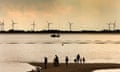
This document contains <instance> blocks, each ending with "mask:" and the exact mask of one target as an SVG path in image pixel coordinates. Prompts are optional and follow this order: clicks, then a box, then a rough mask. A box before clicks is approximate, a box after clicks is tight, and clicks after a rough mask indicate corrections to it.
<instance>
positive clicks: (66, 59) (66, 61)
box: [65, 56, 69, 66]
mask: <svg viewBox="0 0 120 72" xmlns="http://www.w3.org/2000/svg"><path fill="white" fill-rule="evenodd" d="M68 61H69V58H68V56H66V57H65V63H66V66H68Z"/></svg>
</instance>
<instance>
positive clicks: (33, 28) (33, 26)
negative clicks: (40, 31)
mask: <svg viewBox="0 0 120 72" xmlns="http://www.w3.org/2000/svg"><path fill="white" fill-rule="evenodd" d="M31 25H32V31H35V25H36V24H35V21H33V24H31Z"/></svg>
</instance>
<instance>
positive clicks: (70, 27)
mask: <svg viewBox="0 0 120 72" xmlns="http://www.w3.org/2000/svg"><path fill="white" fill-rule="evenodd" d="M68 23H69V30H70V31H72V24H73V23H71V22H68Z"/></svg>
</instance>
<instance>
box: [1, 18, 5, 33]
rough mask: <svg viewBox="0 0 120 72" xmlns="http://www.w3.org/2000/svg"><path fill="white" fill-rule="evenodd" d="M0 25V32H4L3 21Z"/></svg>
mask: <svg viewBox="0 0 120 72" xmlns="http://www.w3.org/2000/svg"><path fill="white" fill-rule="evenodd" d="M0 25H1V31H4V25H5V23H4V20H3V22H1V23H0Z"/></svg>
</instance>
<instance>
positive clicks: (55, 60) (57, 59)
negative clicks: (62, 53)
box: [54, 55, 59, 67]
mask: <svg viewBox="0 0 120 72" xmlns="http://www.w3.org/2000/svg"><path fill="white" fill-rule="evenodd" d="M54 65H55V66H56V67H57V66H58V65H59V57H58V56H57V55H55V58H54Z"/></svg>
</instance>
